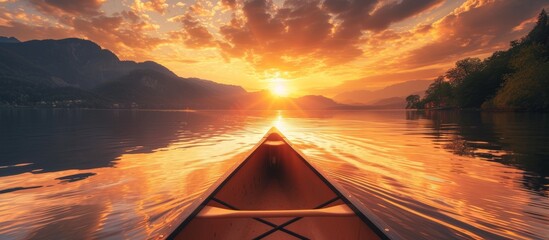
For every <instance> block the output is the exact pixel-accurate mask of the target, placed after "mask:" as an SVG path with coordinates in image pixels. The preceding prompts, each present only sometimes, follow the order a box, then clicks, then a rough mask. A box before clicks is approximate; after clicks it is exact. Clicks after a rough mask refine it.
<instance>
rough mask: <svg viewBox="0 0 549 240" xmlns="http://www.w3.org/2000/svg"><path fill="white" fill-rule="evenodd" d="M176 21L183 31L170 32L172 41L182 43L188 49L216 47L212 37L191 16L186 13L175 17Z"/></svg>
mask: <svg viewBox="0 0 549 240" xmlns="http://www.w3.org/2000/svg"><path fill="white" fill-rule="evenodd" d="M176 20H177V21H179V22H180V23H181V25H182V26H183V29H182V30H181V31H176V32H170V38H171V39H172V40H178V41H183V42H184V43H185V45H186V46H187V47H190V48H204V47H212V46H215V45H216V44H215V39H214V37H213V35H212V34H211V33H210V32H209V31H208V29H207V28H206V27H204V26H203V25H202V24H201V23H200V21H198V20H197V19H196V18H195V17H193V16H192V15H191V14H189V13H187V14H185V15H183V16H179V17H176Z"/></svg>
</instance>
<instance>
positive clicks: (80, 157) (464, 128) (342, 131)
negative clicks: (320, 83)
mask: <svg viewBox="0 0 549 240" xmlns="http://www.w3.org/2000/svg"><path fill="white" fill-rule="evenodd" d="M273 125H274V126H277V127H278V128H279V129H280V130H281V131H282V132H283V133H284V134H285V135H286V136H287V137H288V139H289V140H290V141H292V142H293V143H294V144H295V145H296V147H298V148H299V149H300V150H301V151H302V152H303V153H304V154H305V155H307V156H309V158H310V160H311V161H312V162H313V164H315V165H316V166H317V167H318V168H320V169H322V170H323V171H324V172H326V173H328V175H330V176H332V177H333V178H334V179H335V180H336V181H338V182H339V183H340V184H341V185H343V186H344V187H345V188H346V189H348V190H350V191H351V192H352V193H353V194H354V197H356V198H358V199H359V200H360V201H361V202H362V203H363V204H364V205H365V206H366V207H368V208H369V209H371V210H372V211H373V212H374V213H375V214H376V215H377V216H378V217H379V218H381V219H383V220H384V221H385V222H386V223H387V224H388V225H389V226H390V230H391V231H396V232H398V233H399V234H400V235H402V236H405V237H406V238H408V239H442V238H445V239H446V238H464V239H477V238H489V239H499V238H501V239H505V238H510V239H544V238H548V237H549V230H548V228H547V225H548V223H549V198H548V194H549V190H548V189H549V144H547V142H549V116H548V115H547V114H529V113H480V112H415V111H318V112H307V113H306V112H298V111H296V112H289V111H273V112H227V111H198V112H182V111H110V110H108V111H107V110H105V111H101V110H62V109H2V110H0V239H44V238H55V239H62V238H65V239H82V238H91V239H94V238H111V239H122V238H131V239H147V238H157V237H161V236H165V234H166V232H167V231H169V230H170V229H171V228H172V227H173V226H174V225H177V224H178V221H179V219H178V216H179V215H180V214H181V213H182V212H183V211H185V210H186V208H187V207H188V206H189V204H191V203H192V201H193V200H194V199H196V198H197V197H198V196H199V195H200V194H201V193H202V192H204V191H205V190H206V189H207V188H208V187H209V186H210V185H211V184H213V183H214V182H215V181H216V180H217V179H218V178H219V177H220V176H221V175H223V174H224V173H225V171H226V170H227V169H228V168H230V166H232V165H233V164H235V163H237V162H238V161H240V160H241V159H242V157H243V156H244V155H245V154H246V153H247V152H248V150H249V149H250V148H251V147H252V146H253V145H254V144H256V143H257V142H258V141H259V139H260V138H261V137H262V136H263V134H265V132H266V131H267V130H268V129H269V128H270V127H271V126H273Z"/></svg>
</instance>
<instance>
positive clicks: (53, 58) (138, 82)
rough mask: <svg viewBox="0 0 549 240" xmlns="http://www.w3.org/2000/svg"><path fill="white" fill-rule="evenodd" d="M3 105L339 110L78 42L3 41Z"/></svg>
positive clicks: (321, 100)
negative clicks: (248, 89)
mask: <svg viewBox="0 0 549 240" xmlns="http://www.w3.org/2000/svg"><path fill="white" fill-rule="evenodd" d="M0 85H1V86H2V88H0V106H2V105H4V106H6V105H7V106H38V107H90V108H176V109H181V108H191V109H297V108H300V109H333V108H340V107H342V106H343V107H344V105H341V104H339V103H336V102H335V101H333V100H332V99H329V98H326V97H323V96H304V97H300V98H277V97H273V96H272V94H271V93H270V92H267V91H260V92H253V93H249V92H246V91H245V90H244V89H243V88H242V87H240V86H233V85H226V84H219V83H216V82H212V81H208V80H202V79H197V78H182V77H179V76H177V75H176V74H174V73H173V72H172V71H170V70H169V69H167V68H166V67H164V66H162V65H160V64H158V63H155V62H142V63H137V62H133V61H121V60H120V59H119V58H118V57H117V56H116V55H115V54H114V53H112V52H111V51H109V50H107V49H102V48H101V47H100V46H99V45H97V44H95V43H94V42H91V41H88V40H82V39H76V38H69V39H62V40H32V41H27V42H19V41H18V40H17V39H15V38H7V37H1V38H0Z"/></svg>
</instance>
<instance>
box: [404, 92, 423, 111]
mask: <svg viewBox="0 0 549 240" xmlns="http://www.w3.org/2000/svg"><path fill="white" fill-rule="evenodd" d="M419 103H420V97H419V95H410V96H408V97H406V108H416V109H417V108H421V107H420V106H419Z"/></svg>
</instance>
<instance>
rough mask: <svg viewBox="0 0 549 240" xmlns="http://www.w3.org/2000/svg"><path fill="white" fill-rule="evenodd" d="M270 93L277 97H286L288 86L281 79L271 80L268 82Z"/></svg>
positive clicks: (284, 80)
mask: <svg viewBox="0 0 549 240" xmlns="http://www.w3.org/2000/svg"><path fill="white" fill-rule="evenodd" d="M269 82H270V86H269V87H270V89H271V93H272V94H273V95H275V96H277V97H286V96H288V94H289V92H288V86H287V85H286V82H287V80H286V79H282V78H273V79H271V80H270V81H269Z"/></svg>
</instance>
